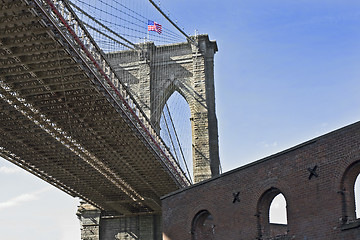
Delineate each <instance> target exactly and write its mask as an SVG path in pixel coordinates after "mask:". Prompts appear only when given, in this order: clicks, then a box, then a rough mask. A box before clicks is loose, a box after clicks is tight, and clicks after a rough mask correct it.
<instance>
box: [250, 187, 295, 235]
mask: <svg viewBox="0 0 360 240" xmlns="http://www.w3.org/2000/svg"><path fill="white" fill-rule="evenodd" d="M281 201H283V203H281ZM276 204H279V207H280V209H282V210H283V211H285V213H284V212H283V213H282V214H283V215H285V216H283V218H282V219H281V221H278V220H273V218H272V221H270V213H271V214H272V215H274V213H273V211H274V208H276V206H275V205H276ZM270 208H271V211H270ZM257 216H258V230H259V233H258V234H259V238H261V239H262V238H274V237H279V236H284V235H286V234H287V232H288V227H287V207H286V198H285V196H284V195H283V194H282V192H281V191H280V190H279V189H278V188H270V189H269V190H267V191H266V192H265V193H264V194H263V195H262V196H261V197H260V200H259V203H258V213H257ZM284 217H285V219H284Z"/></svg>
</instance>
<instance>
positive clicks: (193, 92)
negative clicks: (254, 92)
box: [78, 35, 220, 240]
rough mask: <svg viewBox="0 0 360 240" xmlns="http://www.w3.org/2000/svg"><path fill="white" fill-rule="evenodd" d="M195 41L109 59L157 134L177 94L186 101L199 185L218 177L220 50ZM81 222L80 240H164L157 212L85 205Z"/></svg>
mask: <svg viewBox="0 0 360 240" xmlns="http://www.w3.org/2000/svg"><path fill="white" fill-rule="evenodd" d="M194 40H195V41H196V42H197V46H194V45H193V44H191V43H188V42H185V43H178V44H170V45H163V46H155V45H154V43H152V42H150V43H144V44H141V45H140V47H141V48H142V49H143V50H142V51H121V52H117V53H111V54H108V60H109V61H110V63H111V64H112V67H113V69H114V70H115V71H116V72H117V74H118V76H119V77H120V78H121V79H122V80H123V81H124V82H125V83H126V84H127V86H128V88H129V90H130V92H132V94H133V95H134V97H135V98H136V100H137V102H138V103H139V105H140V107H141V108H142V110H143V111H144V112H145V114H146V115H147V117H148V118H149V119H150V120H151V122H152V125H153V126H154V127H155V129H156V130H157V131H160V117H161V113H162V110H163V107H164V106H165V103H166V101H167V100H168V99H169V97H170V96H171V95H172V94H173V93H174V92H175V91H178V92H179V93H180V94H181V95H182V96H183V97H184V98H185V100H186V101H187V103H188V104H189V107H190V112H191V126H192V147H193V169H194V181H195V182H200V181H202V180H205V179H208V178H210V177H212V176H216V175H218V174H219V165H220V163H219V152H218V127H217V119H216V115H215V90H214V54H215V53H216V51H217V45H216V42H214V41H210V40H209V38H208V36H207V35H199V36H196V37H194ZM109 214H110V215H109ZM78 217H79V219H80V222H81V236H82V239H86V240H108V239H114V238H115V239H119V240H125V239H126V240H130V239H141V240H161V239H162V219H161V213H158V212H156V213H155V212H154V213H146V214H141V215H129V216H128V215H126V214H123V213H105V212H102V211H100V210H99V209H97V208H95V207H93V206H91V205H90V204H87V203H82V204H81V206H80V207H79V209H78Z"/></svg>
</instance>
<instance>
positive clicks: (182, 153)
mask: <svg viewBox="0 0 360 240" xmlns="http://www.w3.org/2000/svg"><path fill="white" fill-rule="evenodd" d="M165 106H166V109H167V111H168V113H169V117H170V121H171V125H172V127H173V129H174V133H175V137H176V141H177V143H178V145H179V149H180V153H181V156H182V159H183V161H184V164H185V167H186V171H187V173H188V174H189V178H190V181H191V182H192V179H191V174H190V171H189V168H188V165H187V163H186V159H185V156H184V152H183V150H182V147H181V144H180V140H179V137H178V135H177V132H176V129H175V125H174V121H173V119H172V117H171V113H170V110H169V106H168V104H167V103H165ZM165 122H166V120H165Z"/></svg>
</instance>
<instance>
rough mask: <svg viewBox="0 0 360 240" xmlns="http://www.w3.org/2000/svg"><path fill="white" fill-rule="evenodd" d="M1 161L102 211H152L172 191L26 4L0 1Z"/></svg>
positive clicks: (152, 158)
mask: <svg viewBox="0 0 360 240" xmlns="http://www.w3.org/2000/svg"><path fill="white" fill-rule="evenodd" d="M0 82H1V85H0V96H1V98H0V134H1V138H0V147H1V151H0V152H1V156H3V157H5V158H6V159H8V160H10V161H12V162H13V163H15V164H17V165H19V166H21V167H23V168H25V169H26V170H28V171H30V172H32V173H34V174H36V175H37V176H39V177H41V178H42V179H44V180H46V181H48V182H49V183H51V184H53V185H55V186H57V187H58V188H60V189H62V190H64V191H66V192H67V193H69V194H72V195H73V196H78V197H80V198H82V199H84V200H87V201H89V202H90V203H93V204H95V205H96V206H98V207H100V208H102V209H105V210H111V211H112V210H116V211H118V212H121V213H124V214H132V213H141V212H152V211H158V210H160V203H159V200H158V199H159V197H160V196H162V195H164V194H167V193H169V192H171V191H174V190H176V189H178V188H179V186H178V185H177V184H176V183H175V181H174V179H173V178H172V177H171V176H170V174H169V172H168V171H167V170H166V169H165V167H164V166H163V164H161V162H160V160H159V159H158V157H157V156H156V154H154V152H153V151H152V149H151V147H150V146H149V144H147V143H146V142H145V141H144V139H143V138H142V135H141V134H140V133H139V132H136V131H134V127H133V126H132V125H131V123H130V121H129V120H128V119H127V118H126V116H125V115H124V113H122V112H121V111H119V109H117V108H115V107H114V103H111V101H109V97H108V96H107V95H106V93H104V91H102V90H101V87H99V85H98V84H96V78H95V77H94V76H93V75H91V71H90V70H89V69H88V68H87V66H86V64H84V62H82V60H81V58H80V57H79V56H77V55H76V54H75V52H74V49H72V48H71V47H70V46H69V45H68V44H67V43H66V41H65V40H64V39H63V38H62V37H61V35H60V34H59V32H58V31H57V30H56V28H55V27H54V26H53V25H52V23H51V22H50V21H49V20H48V19H47V18H46V17H44V16H43V14H42V12H41V11H40V9H38V8H37V7H36V6H35V5H34V4H30V5H28V3H26V2H25V1H13V0H0Z"/></svg>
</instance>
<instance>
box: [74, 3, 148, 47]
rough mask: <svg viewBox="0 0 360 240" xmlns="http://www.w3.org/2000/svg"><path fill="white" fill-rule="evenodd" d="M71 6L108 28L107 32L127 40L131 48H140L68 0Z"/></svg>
mask: <svg viewBox="0 0 360 240" xmlns="http://www.w3.org/2000/svg"><path fill="white" fill-rule="evenodd" d="M69 3H70V5H71V6H73V7H74V8H76V10H78V11H80V12H81V13H83V14H84V15H85V16H87V17H88V18H90V19H91V20H93V21H94V22H96V23H97V24H99V25H100V26H101V27H103V28H105V29H106V30H108V31H109V32H111V33H112V34H114V35H115V36H117V37H119V38H120V39H121V40H123V41H125V42H127V43H128V44H130V45H131V46H133V48H132V49H137V50H142V49H141V48H140V47H139V46H137V45H136V44H134V43H132V42H131V41H129V40H127V39H126V38H124V37H123V36H120V35H119V34H117V33H116V32H114V31H113V30H111V29H110V28H108V27H107V26H105V25H104V24H102V23H101V22H99V21H98V20H96V19H95V18H94V17H92V16H91V15H90V14H88V13H87V12H85V11H84V10H82V9H81V8H79V7H78V6H76V5H75V4H73V3H72V2H69Z"/></svg>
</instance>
